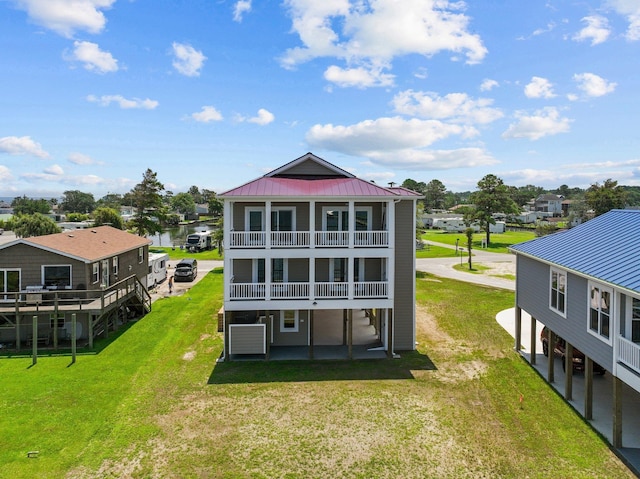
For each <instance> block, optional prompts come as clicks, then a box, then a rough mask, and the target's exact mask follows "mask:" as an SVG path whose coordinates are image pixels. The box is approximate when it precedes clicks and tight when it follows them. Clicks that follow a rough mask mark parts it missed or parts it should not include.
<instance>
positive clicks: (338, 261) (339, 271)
mask: <svg viewBox="0 0 640 479" xmlns="http://www.w3.org/2000/svg"><path fill="white" fill-rule="evenodd" d="M329 263H330V264H331V266H332V270H333V274H332V276H331V278H332V281H333V282H334V283H344V282H346V281H347V258H331V260H330V261H329Z"/></svg>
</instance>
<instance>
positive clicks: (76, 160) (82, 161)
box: [68, 152, 102, 166]
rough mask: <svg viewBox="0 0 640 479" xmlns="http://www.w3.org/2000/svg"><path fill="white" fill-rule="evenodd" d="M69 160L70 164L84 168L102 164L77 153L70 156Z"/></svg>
mask: <svg viewBox="0 0 640 479" xmlns="http://www.w3.org/2000/svg"><path fill="white" fill-rule="evenodd" d="M68 160H69V163H73V164H74V165H82V166H88V165H101V164H102V163H101V162H99V161H96V160H94V159H93V158H91V157H90V156H87V155H83V154H82V153H76V152H74V153H71V154H69V158H68Z"/></svg>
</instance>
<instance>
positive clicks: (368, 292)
mask: <svg viewBox="0 0 640 479" xmlns="http://www.w3.org/2000/svg"><path fill="white" fill-rule="evenodd" d="M388 285H389V283H388V282H386V281H363V282H361V283H354V288H353V297H354V298H386V297H387V287H388Z"/></svg>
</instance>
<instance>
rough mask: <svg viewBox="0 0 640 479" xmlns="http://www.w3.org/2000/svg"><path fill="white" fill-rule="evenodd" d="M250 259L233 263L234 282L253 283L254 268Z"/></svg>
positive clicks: (237, 260)
mask: <svg viewBox="0 0 640 479" xmlns="http://www.w3.org/2000/svg"><path fill="white" fill-rule="evenodd" d="M252 261H253V260H250V259H236V260H234V261H233V282H234V283H251V282H252V281H253V266H252Z"/></svg>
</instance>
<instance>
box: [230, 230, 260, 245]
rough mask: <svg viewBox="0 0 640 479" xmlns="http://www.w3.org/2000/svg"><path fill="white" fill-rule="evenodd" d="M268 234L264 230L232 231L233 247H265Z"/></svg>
mask: <svg viewBox="0 0 640 479" xmlns="http://www.w3.org/2000/svg"><path fill="white" fill-rule="evenodd" d="M265 239H266V235H265V232H264V231H232V232H231V247H232V248H264V246H265Z"/></svg>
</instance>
